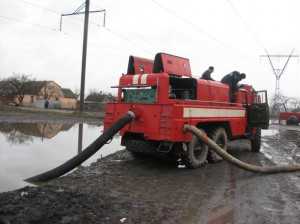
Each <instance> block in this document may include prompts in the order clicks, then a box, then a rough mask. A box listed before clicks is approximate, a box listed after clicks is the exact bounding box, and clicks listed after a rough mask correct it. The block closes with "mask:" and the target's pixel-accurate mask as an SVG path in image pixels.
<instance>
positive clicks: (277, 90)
mask: <svg viewBox="0 0 300 224" xmlns="http://www.w3.org/2000/svg"><path fill="white" fill-rule="evenodd" d="M294 50H295V49H292V51H291V53H290V54H288V55H286V54H269V53H268V51H267V50H266V49H265V52H266V54H265V55H261V56H260V57H267V58H268V61H269V64H270V66H271V68H272V71H273V74H274V75H275V78H276V84H275V98H274V109H276V110H279V108H280V105H281V102H280V101H281V98H280V78H281V76H282V75H283V73H284V72H285V70H286V67H287V65H288V63H289V61H290V59H291V58H298V57H299V55H295V54H294ZM272 58H278V59H281V58H286V61H285V64H284V66H283V67H282V68H278V67H275V66H274V63H273V61H272Z"/></svg>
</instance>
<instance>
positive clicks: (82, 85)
mask: <svg viewBox="0 0 300 224" xmlns="http://www.w3.org/2000/svg"><path fill="white" fill-rule="evenodd" d="M84 6H85V11H84V12H81V10H82V9H83V7H84ZM98 12H103V13H104V19H103V26H105V16H106V10H105V9H102V10H93V11H90V0H85V2H84V3H82V4H81V5H80V6H79V7H78V8H77V9H76V10H75V11H74V12H73V13H66V14H61V17H60V30H61V29H62V18H63V17H64V16H73V15H81V14H84V30H83V44H82V61H81V62H82V63H81V81H80V106H79V111H80V112H82V111H83V110H84V90H85V74H86V55H87V40H88V29H89V14H90V13H98Z"/></svg>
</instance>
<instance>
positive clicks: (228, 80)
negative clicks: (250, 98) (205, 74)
mask: <svg viewBox="0 0 300 224" xmlns="http://www.w3.org/2000/svg"><path fill="white" fill-rule="evenodd" d="M244 78H246V74H245V73H240V72H238V71H233V72H231V73H229V74H228V75H225V76H224V77H223V78H222V80H221V82H222V83H224V84H227V85H228V86H229V97H230V102H234V100H235V99H234V93H235V91H236V90H237V89H238V85H237V84H238V82H239V81H241V80H242V79H244Z"/></svg>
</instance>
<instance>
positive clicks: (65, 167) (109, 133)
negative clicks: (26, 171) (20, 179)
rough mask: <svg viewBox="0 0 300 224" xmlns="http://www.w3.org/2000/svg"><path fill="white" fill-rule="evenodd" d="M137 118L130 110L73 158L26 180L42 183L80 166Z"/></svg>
mask: <svg viewBox="0 0 300 224" xmlns="http://www.w3.org/2000/svg"><path fill="white" fill-rule="evenodd" d="M134 118H135V114H134V113H133V112H132V111H128V112H127V114H126V115H124V116H123V117H121V118H120V119H119V120H118V121H116V122H115V123H114V124H113V125H112V126H111V127H110V128H108V129H107V130H105V131H104V132H103V134H102V135H101V136H99V137H98V138H97V139H96V140H95V141H94V142H93V143H92V144H90V145H89V146H88V147H87V148H86V149H84V150H83V151H82V152H81V153H79V154H78V155H76V156H74V157H73V158H72V159H70V160H68V161H67V162H65V163H64V164H62V165H60V166H58V167H56V168H54V169H52V170H49V171H46V172H44V173H41V174H39V175H36V176H33V177H30V178H28V179H26V180H25V181H26V182H29V183H32V184H40V183H43V182H46V181H49V180H52V179H54V178H57V177H60V176H62V175H64V174H65V173H67V172H69V171H71V170H72V169H74V168H75V167H77V166H79V165H80V164H81V163H83V162H84V161H85V160H87V159H88V158H90V157H91V156H92V155H94V154H95V153H96V152H97V151H98V150H99V149H100V148H101V147H102V146H103V145H104V144H105V143H106V142H107V141H108V140H110V139H111V138H112V137H113V136H114V135H115V134H116V133H118V131H119V130H120V129H122V128H123V127H124V126H125V125H126V124H128V123H130V122H131V121H132V120H133V119H134Z"/></svg>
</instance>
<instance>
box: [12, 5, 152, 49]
mask: <svg viewBox="0 0 300 224" xmlns="http://www.w3.org/2000/svg"><path fill="white" fill-rule="evenodd" d="M17 1H21V2H23V3H25V4H28V5H31V6H33V7H36V8H39V9H42V10H45V11H48V12H51V13H54V14H57V15H61V13H60V12H58V11H56V10H54V9H51V8H48V7H44V6H41V5H39V4H36V3H32V2H30V1H27V0H17ZM84 5H85V3H83V4H82V5H80V6H79V7H78V8H77V9H76V10H75V11H77V10H81V8H82V7H83V6H84ZM77 12H78V11H77ZM11 19H15V20H18V19H16V18H11ZM72 19H76V20H77V21H78V20H79V21H81V19H79V18H73V17H72ZM19 22H22V21H21V20H19ZM89 23H90V24H91V25H93V26H96V27H98V28H99V27H100V28H104V30H105V31H107V32H108V33H110V34H111V35H113V36H115V37H117V38H118V39H121V40H122V41H125V42H127V43H129V44H130V45H131V46H133V47H135V48H136V47H137V42H136V41H134V40H132V39H130V38H127V37H126V36H124V35H122V34H120V33H118V32H117V31H114V30H112V29H110V28H107V27H102V26H100V25H99V24H97V23H95V22H93V21H90V22H89ZM31 25H36V26H43V25H39V24H31ZM45 27H46V26H45ZM47 28H48V29H51V30H52V31H59V29H56V28H51V27H47ZM63 34H65V35H69V36H70V34H68V33H66V32H63ZM146 44H147V45H148V43H146ZM139 49H142V50H143V51H145V52H147V53H151V54H152V52H151V51H150V50H149V49H146V48H141V47H139Z"/></svg>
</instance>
